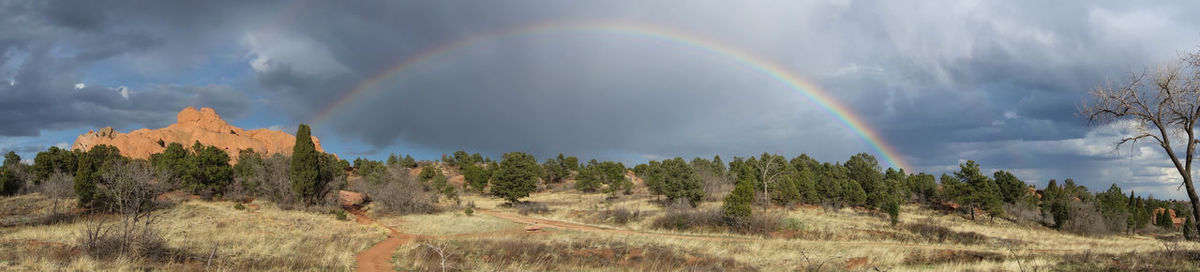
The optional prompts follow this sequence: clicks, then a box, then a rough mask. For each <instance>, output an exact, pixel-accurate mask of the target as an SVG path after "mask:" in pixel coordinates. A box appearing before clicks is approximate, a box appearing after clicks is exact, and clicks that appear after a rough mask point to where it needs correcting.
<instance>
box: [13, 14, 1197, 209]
mask: <svg viewBox="0 0 1200 272" xmlns="http://www.w3.org/2000/svg"><path fill="white" fill-rule="evenodd" d="M185 3H187V4H178V3H174V2H167V1H79V2H74V1H50V2H37V1H35V2H20V1H15V2H4V3H3V4H0V5H3V6H4V7H5V8H4V9H3V10H2V11H0V15H4V16H0V18H4V19H0V20H4V27H3V28H2V29H0V51H2V52H4V54H3V55H2V56H0V80H4V79H9V81H10V82H11V83H12V84H0V137H3V136H35V135H39V133H41V132H44V131H49V130H63V129H72V128H81V127H91V126H104V125H114V126H118V127H126V128H131V127H140V126H154V125H161V124H164V123H166V122H169V121H170V120H171V117H173V115H174V112H175V111H177V110H178V108H181V107H183V106H188V105H195V106H209V107H215V108H217V110H218V112H220V113H222V114H223V115H228V116H234V117H237V116H246V115H248V114H249V113H250V112H251V110H249V108H251V107H253V106H256V105H261V106H263V107H265V111H269V112H274V113H278V114H276V115H278V116H279V117H278V118H281V119H280V120H271V121H270V122H275V123H288V124H291V123H295V122H311V121H313V120H315V119H317V118H318V117H319V116H318V115H320V114H321V113H322V112H324V111H325V110H326V109H327V108H331V107H333V106H335V105H337V101H340V100H341V99H342V98H343V97H345V96H346V95H348V94H349V93H350V92H352V91H354V90H356V89H358V88H360V86H363V83H364V82H368V81H370V80H371V79H374V78H382V80H380V81H379V82H378V84H374V85H370V86H368V87H369V88H366V89H365V90H364V92H363V94H361V95H359V96H357V97H356V98H354V99H351V100H349V101H347V102H346V103H345V104H344V105H343V106H340V107H338V108H333V109H332V111H330V114H329V115H328V116H320V117H327V118H325V119H323V121H322V122H320V123H316V124H314V125H315V126H314V127H315V129H316V131H317V135H318V136H320V135H332V136H335V137H336V138H341V139H345V140H346V141H353V142H359V143H362V144H364V145H365V146H367V147H368V148H369V149H372V150H378V151H382V153H387V152H405V151H404V150H394V149H397V147H398V146H405V147H419V148H422V149H427V150H438V151H440V152H447V153H448V152H450V151H453V150H457V149H467V150H471V151H478V152H484V153H486V154H490V155H498V154H499V153H501V152H506V151H516V150H522V151H529V152H532V153H534V154H535V155H538V156H539V157H540V156H545V155H549V154H555V153H559V152H563V153H568V154H575V155H579V156H582V157H585V158H586V157H600V158H617V159H626V160H628V159H630V158H660V157H673V156H689V157H690V156H700V155H702V156H711V155H712V154H722V155H727V156H731V155H751V154H755V153H761V152H764V151H766V152H777V153H780V154H784V155H788V156H793V155H796V154H799V153H808V154H810V155H813V156H814V157H816V158H818V159H822V160H831V161H835V160H844V159H845V158H847V157H849V156H850V155H851V154H854V153H857V152H864V151H866V152H871V151H872V149H871V148H870V146H869V145H868V144H867V143H864V142H863V140H861V139H860V138H859V137H858V135H856V134H854V132H853V131H851V130H850V129H848V128H847V127H846V126H845V125H844V124H842V123H840V122H839V121H838V120H837V119H836V118H835V116H833V115H831V114H830V113H829V112H827V111H826V110H825V109H823V108H821V107H820V106H819V105H818V104H817V103H815V102H814V101H811V100H809V99H807V98H806V97H805V96H803V95H802V94H800V93H799V92H798V91H797V90H794V89H791V88H790V87H789V86H787V85H785V84H783V83H781V82H779V81H777V80H775V79H773V78H772V77H770V76H769V75H766V74H763V73H761V72H760V71H757V70H755V69H754V68H755V67H752V66H747V65H746V63H745V62H742V61H741V60H739V59H736V58H731V57H730V56H728V55H722V54H719V53H714V52H713V51H708V50H707V49H704V48H703V45H699V47H698V46H697V45H696V44H688V43H687V42H682V43H681V42H678V41H672V40H670V39H663V38H656V37H646V36H645V35H630V34H628V33H619V31H618V32H612V31H607V32H606V31H586V30H585V31H549V32H544V33H532V34H521V35H499V36H495V37H492V38H484V39H475V40H470V41H471V42H470V43H467V44H458V45H463V46H461V47H460V48H458V49H456V50H451V51H448V52H447V53H444V54H438V55H433V56H432V57H431V58H428V59H426V60H425V61H422V62H416V63H415V64H414V65H411V66H408V67H407V68H406V69H404V70H402V71H400V72H399V73H395V74H392V75H390V76H386V77H379V75H380V74H381V73H384V72H385V71H388V70H389V69H391V68H392V67H394V66H396V65H397V64H399V63H402V62H405V61H406V60H410V59H412V58H414V57H418V56H422V54H423V53H426V52H430V50H436V49H438V48H444V47H445V46H447V45H451V44H455V43H456V42H461V41H464V39H467V38H469V37H480V35H485V34H487V33H496V32H497V31H503V30H505V29H512V28H520V27H522V26H530V25H555V24H571V23H576V22H620V23H622V24H628V25H635V26H646V27H653V28H656V29H671V30H672V31H678V32H682V33H689V34H690V35H694V36H701V37H705V38H706V39H711V40H716V41H720V42H721V43H723V44H727V45H729V46H732V47H736V48H737V50H741V51H744V52H747V53H749V54H752V55H754V56H756V57H758V58H761V59H765V60H769V61H770V62H773V63H775V64H776V65H779V66H780V67H782V68H783V69H784V70H786V72H788V73H791V74H795V75H798V76H801V77H803V78H807V80H808V81H811V83H813V84H815V85H817V86H820V89H824V90H825V91H827V92H828V94H829V95H830V96H831V97H832V98H833V99H834V100H836V101H838V102H839V103H842V104H845V105H846V106H847V107H848V108H849V109H850V110H851V111H852V112H854V113H855V114H856V115H858V116H859V117H861V118H862V119H863V120H864V121H865V123H867V125H868V126H869V127H872V128H874V129H875V130H877V131H878V132H879V133H880V135H881V136H882V138H884V139H885V140H886V141H887V142H889V143H890V145H892V146H894V147H895V148H896V149H897V150H898V151H899V153H901V158H900V159H903V160H905V161H908V162H909V163H910V164H912V165H913V166H915V167H916V168H917V169H915V170H918V171H927V172H942V171H949V170H950V169H952V168H953V167H955V166H957V164H958V163H959V162H961V161H962V160H965V159H973V160H977V161H979V162H981V163H982V164H983V165H984V166H985V167H988V168H992V169H1010V170H1013V171H1014V172H1015V173H1017V174H1019V175H1020V176H1021V177H1022V178H1025V179H1026V180H1027V181H1029V182H1035V183H1038V184H1044V183H1045V181H1046V180H1048V179H1050V178H1059V179H1062V178H1067V177H1073V178H1074V179H1076V180H1077V181H1079V182H1081V183H1082V184H1085V185H1088V186H1089V187H1091V188H1092V189H1103V188H1102V187H1105V186H1107V184H1110V183H1122V184H1130V185H1135V186H1137V187H1138V188H1139V189H1138V190H1143V189H1145V190H1148V191H1153V192H1156V193H1159V194H1165V195H1174V194H1176V192H1172V189H1173V186H1171V184H1173V183H1174V182H1172V181H1171V179H1170V177H1171V173H1170V172H1163V171H1160V170H1161V169H1162V168H1163V167H1169V165H1168V164H1166V161H1165V160H1164V158H1163V157H1162V154H1161V152H1156V151H1155V150H1153V149H1152V148H1150V149H1146V148H1139V147H1135V149H1133V151H1132V152H1129V151H1128V150H1125V151H1122V152H1121V153H1117V152H1116V150H1114V149H1113V148H1112V143H1113V140H1114V137H1118V134H1119V132H1120V129H1119V128H1118V127H1112V126H1109V127H1088V126H1087V125H1086V123H1085V122H1084V121H1083V120H1082V119H1081V118H1080V117H1079V116H1077V115H1075V111H1076V106H1077V105H1078V104H1080V103H1082V102H1083V101H1085V99H1087V93H1086V92H1087V90H1088V89H1089V88H1091V87H1092V86H1095V85H1096V84H1099V83H1104V82H1107V81H1113V80H1120V79H1122V78H1123V76H1124V75H1125V73H1128V72H1130V71H1139V70H1141V69H1143V68H1145V67H1148V66H1152V65H1157V64H1163V63H1167V62H1170V61H1173V60H1174V59H1175V58H1177V57H1178V54H1179V53H1180V52H1185V51H1191V50H1194V49H1196V45H1198V44H1200V32H1197V31H1196V30H1197V29H1200V18H1198V17H1197V16H1194V14H1195V11H1198V10H1200V3H1196V2H1194V1H1190V2H1189V1H1161V2H1153V3H1130V2H1123V1H1067V2H1054V3H1046V2H1044V1H1004V2H984V3H980V2H962V1H930V2H921V3H907V2H906V3H898V2H891V1H821V2H805V3H777V2H769V3H768V2H754V1H751V2H737V3H731V2H726V1H698V2H697V1H689V2H686V3H681V2H670V1H666V2H644V1H639V2H632V1H631V2H622V1H573V2H570V3H566V2H561V1H505V2H496V1H465V2H448V1H353V2H319V1H300V2H288V3H282V2H272V1H230V2H221V1H201V2H185ZM214 63H217V64H214ZM79 83H83V84H84V85H85V86H83V87H82V88H78V89H77V88H75V86H76V84H79ZM122 86H129V87H122ZM273 116H274V115H273ZM49 144H50V143H44V144H42V145H49ZM331 151H334V152H338V150H331ZM877 155H879V154H877ZM910 170H911V169H910Z"/></svg>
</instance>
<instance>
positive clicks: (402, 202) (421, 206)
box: [352, 165, 438, 214]
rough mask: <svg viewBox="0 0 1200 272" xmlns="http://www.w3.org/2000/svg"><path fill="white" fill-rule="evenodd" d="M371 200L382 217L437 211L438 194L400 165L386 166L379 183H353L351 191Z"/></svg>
mask: <svg viewBox="0 0 1200 272" xmlns="http://www.w3.org/2000/svg"><path fill="white" fill-rule="evenodd" d="M352 190H354V191H358V192H362V193H365V194H367V195H369V196H370V197H371V202H372V203H375V208H374V209H375V210H376V211H378V212H381V213H384V214H418V213H425V214H428V213H435V212H437V211H438V209H437V206H436V205H435V203H437V199H438V194H437V193H436V192H430V191H427V190H426V189H425V185H424V184H423V183H421V182H420V181H417V178H416V177H413V176H412V175H411V174H409V173H408V169H407V168H406V167H404V166H403V165H393V166H389V167H388V171H387V173H386V174H385V175H383V176H382V179H381V180H380V182H378V183H375V182H356V183H354V187H353V188H352Z"/></svg>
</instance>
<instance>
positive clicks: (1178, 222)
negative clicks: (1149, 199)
mask: <svg viewBox="0 0 1200 272" xmlns="http://www.w3.org/2000/svg"><path fill="white" fill-rule="evenodd" d="M1164 211H1165V212H1167V217H1168V218H1171V223H1174V224H1175V227H1176V228H1178V227H1179V226H1182V225H1183V221H1184V218H1183V217H1175V210H1167V209H1163V208H1156V209H1154V211H1153V212H1151V213H1150V222H1158V215H1160V214H1162V213H1163V212H1164Z"/></svg>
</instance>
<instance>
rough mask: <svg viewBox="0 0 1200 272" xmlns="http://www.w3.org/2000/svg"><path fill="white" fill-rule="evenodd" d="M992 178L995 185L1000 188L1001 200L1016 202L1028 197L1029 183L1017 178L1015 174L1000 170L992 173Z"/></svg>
mask: <svg viewBox="0 0 1200 272" xmlns="http://www.w3.org/2000/svg"><path fill="white" fill-rule="evenodd" d="M992 178H994V179H995V181H996V185H997V186H998V187H999V189H1000V196H1001V200H1002V201H1004V202H1007V203H1017V201H1021V200H1022V199H1025V198H1028V197H1029V194H1028V193H1027V191H1026V190H1028V188H1029V185H1028V184H1025V182H1024V181H1021V179H1018V178H1017V176H1015V175H1013V174H1012V173H1009V172H1008V171H1004V170H1000V171H996V172H995V173H992Z"/></svg>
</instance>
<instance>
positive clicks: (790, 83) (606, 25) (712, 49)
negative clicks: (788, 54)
mask: <svg viewBox="0 0 1200 272" xmlns="http://www.w3.org/2000/svg"><path fill="white" fill-rule="evenodd" d="M561 32H594V33H609V34H616V35H627V36H636V37H642V38H647V39H653V40H661V41H666V42H670V43H674V44H678V45H682V46H686V47H690V48H693V49H696V50H700V51H702V52H707V53H711V54H713V55H716V56H722V57H726V58H729V59H732V60H736V61H737V62H738V63H739V64H741V65H742V66H744V67H745V68H748V69H751V70H754V71H757V72H760V73H762V74H763V75H766V76H768V77H771V78H773V79H775V80H777V81H779V82H781V83H783V84H785V85H787V87H788V88H791V89H793V90H796V91H797V92H799V93H800V94H801V95H803V96H804V97H805V98H807V99H809V100H810V101H813V102H815V103H817V105H819V106H820V107H821V108H822V109H824V110H825V111H826V112H828V113H829V114H830V115H831V116H833V117H834V118H836V119H837V120H838V121H840V122H842V123H843V124H844V125H845V126H846V127H847V128H849V129H850V130H852V131H853V132H854V133H855V134H858V135H859V136H860V137H861V138H862V139H863V140H864V141H865V142H866V143H867V144H868V145H870V146H871V147H872V148H873V149H875V151H877V153H878V154H880V155H882V156H883V159H884V160H885V161H886V162H887V163H889V164H891V166H892V167H898V168H904V169H909V170H911V169H912V168H911V167H910V166H909V165H907V164H906V163H904V161H903V160H902V159H901V157H900V155H899V153H898V152H896V150H895V148H894V147H892V146H891V145H889V144H887V142H885V141H884V140H883V138H882V137H880V136H879V133H878V132H876V131H875V130H873V129H871V128H870V127H869V126H867V124H866V123H865V122H863V120H862V118H860V117H859V116H857V115H855V114H854V112H853V111H851V110H850V108H849V107H847V106H846V105H844V104H842V103H840V102H838V101H837V100H836V99H834V98H833V97H831V96H830V95H829V94H828V92H826V91H824V90H822V89H821V88H820V87H819V86H817V85H816V84H813V83H810V81H808V80H805V79H804V78H801V77H799V76H796V75H794V74H792V73H790V72H788V70H787V69H785V68H783V67H781V66H779V65H777V64H775V63H772V62H770V61H768V60H766V59H763V58H760V57H758V56H755V55H753V54H750V53H748V52H746V51H744V50H741V49H738V48H736V47H733V46H729V45H726V44H725V43H722V42H720V41H717V40H713V39H709V38H705V37H701V36H696V35H691V34H688V33H686V32H681V31H677V30H672V29H667V28H662V27H657V26H649V25H644V24H634V23H627V22H611V21H586V22H571V23H546V24H534V25H525V26H518V27H513V28H506V29H502V30H499V31H494V32H487V33H482V34H477V35H473V36H468V37H465V38H462V39H458V40H455V41H453V42H450V43H445V44H442V45H439V46H436V47H433V48H430V49H427V50H425V51H423V52H421V53H420V54H417V55H414V56H412V57H409V58H407V59H405V60H404V61H401V62H400V63H398V64H396V65H395V66H392V67H391V68H389V69H387V70H384V71H383V72H381V73H379V74H376V75H375V76H372V77H370V78H367V79H366V80H364V81H361V82H360V83H359V84H358V85H357V86H355V87H354V89H352V90H351V91H350V92H347V93H346V94H345V95H343V96H342V97H340V98H338V99H336V100H334V101H333V102H332V103H330V104H329V105H328V106H327V107H325V108H324V109H323V110H321V111H320V112H318V114H317V115H315V117H314V118H313V119H312V120H311V121H312V122H310V123H313V124H319V123H321V122H322V121H324V120H325V119H327V118H329V116H330V115H332V114H333V113H334V112H335V111H337V110H338V109H340V108H342V107H345V106H346V104H349V103H350V102H353V101H355V100H357V99H359V97H362V96H364V95H366V94H367V93H370V91H371V90H372V89H374V88H373V87H374V86H375V85H377V84H379V83H380V82H382V81H384V80H386V79H389V78H392V77H393V76H394V75H397V74H400V73H404V72H405V71H407V70H409V69H412V68H414V67H417V66H418V65H420V64H423V63H428V62H430V61H432V60H434V59H436V58H438V57H441V56H446V55H449V54H451V53H454V52H456V51H459V50H461V49H464V48H468V47H470V46H471V45H475V44H478V43H480V42H484V41H490V40H495V39H500V38H505V37H513V36H533V35H538V34H548V33H561Z"/></svg>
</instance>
